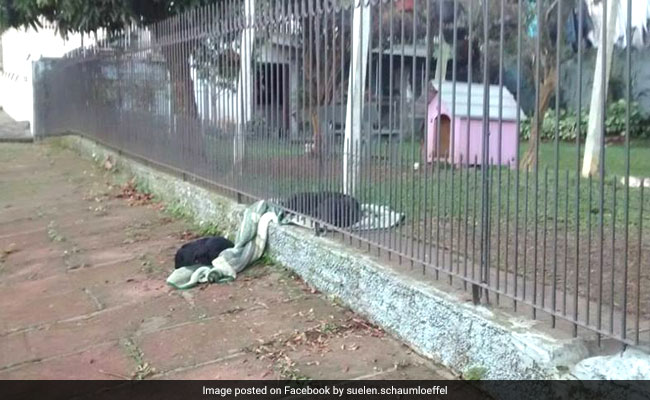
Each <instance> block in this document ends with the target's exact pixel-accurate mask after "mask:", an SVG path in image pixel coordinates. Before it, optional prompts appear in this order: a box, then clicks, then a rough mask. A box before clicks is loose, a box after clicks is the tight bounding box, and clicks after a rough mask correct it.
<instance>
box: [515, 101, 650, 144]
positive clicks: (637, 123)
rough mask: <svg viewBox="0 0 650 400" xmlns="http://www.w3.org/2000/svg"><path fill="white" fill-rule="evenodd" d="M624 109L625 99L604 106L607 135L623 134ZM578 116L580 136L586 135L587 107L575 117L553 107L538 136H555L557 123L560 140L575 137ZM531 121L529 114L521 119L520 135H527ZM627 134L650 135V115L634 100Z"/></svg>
mask: <svg viewBox="0 0 650 400" xmlns="http://www.w3.org/2000/svg"><path fill="white" fill-rule="evenodd" d="M626 109H627V106H626V102H625V100H618V101H616V102H613V103H610V104H609V105H608V106H607V115H606V117H605V135H606V136H619V135H624V134H625V129H626V123H625V121H626V112H627V110H626ZM578 118H580V136H581V138H582V139H584V138H585V137H586V136H587V126H588V124H589V113H588V112H587V111H583V112H581V113H580V116H579V117H578V115H577V114H576V113H575V112H573V111H568V110H564V109H562V110H560V112H559V114H557V113H556V111H555V109H550V110H548V111H547V112H546V115H545V116H544V120H543V121H542V123H541V130H540V140H553V139H555V132H556V124H557V128H558V129H557V131H558V132H559V136H560V140H563V141H572V140H575V139H576V134H577V131H578ZM533 122H534V120H533V118H532V117H529V118H528V119H526V120H525V121H522V122H521V129H520V137H521V139H523V140H528V139H530V130H531V126H532V124H533ZM630 137H632V138H648V137H650V119H648V118H646V117H644V116H643V115H642V113H641V110H640V108H639V105H638V104H637V103H631V104H630Z"/></svg>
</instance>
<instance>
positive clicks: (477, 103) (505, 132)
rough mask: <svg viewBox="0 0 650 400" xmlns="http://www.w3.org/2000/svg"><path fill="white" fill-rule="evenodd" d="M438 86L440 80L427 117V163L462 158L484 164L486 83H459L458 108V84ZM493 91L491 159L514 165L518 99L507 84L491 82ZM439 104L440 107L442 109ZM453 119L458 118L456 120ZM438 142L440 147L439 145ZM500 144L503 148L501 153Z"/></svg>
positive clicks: (490, 140)
mask: <svg viewBox="0 0 650 400" xmlns="http://www.w3.org/2000/svg"><path fill="white" fill-rule="evenodd" d="M437 86H438V83H437V82H436V83H435V84H434V96H433V100H431V102H430V103H429V110H428V116H427V120H428V129H427V138H426V143H425V146H424V148H425V149H426V160H427V162H429V163H430V162H433V161H434V160H440V161H447V162H451V163H454V164H460V163H461V161H462V163H463V164H468V160H469V164H480V163H481V161H482V151H483V93H484V89H485V86H484V85H483V84H481V83H474V84H471V85H470V84H467V83H465V82H456V83H455V88H456V89H455V90H456V93H455V96H456V97H455V103H456V104H455V107H453V102H452V101H453V99H454V83H453V82H442V86H441V90H438V88H437ZM489 90H490V93H489V96H490V101H489V106H490V107H489V110H490V111H489V121H488V126H489V132H488V135H489V136H488V137H489V162H490V163H491V164H501V165H513V164H514V162H515V160H516V151H517V140H519V135H517V109H518V108H517V102H516V101H515V99H514V97H513V96H512V94H511V93H510V92H509V91H508V89H506V88H505V87H500V86H498V85H490V86H489ZM500 92H502V93H503V98H502V103H501V104H502V107H501V123H499V104H500V103H499V95H500ZM468 94H469V96H468ZM468 100H469V102H468ZM468 103H469V104H468ZM439 104H440V106H441V107H440V110H439V109H438V105H439ZM452 108H453V109H452ZM452 111H453V116H452ZM519 112H520V113H521V114H520V115H521V119H522V120H523V119H524V118H525V115H524V114H523V112H521V110H519ZM438 118H440V132H441V134H440V139H438ZM452 118H453V119H454V121H453V123H452ZM452 129H453V132H452ZM438 140H440V141H438ZM499 144H500V145H499ZM438 145H439V148H437V147H438ZM499 147H500V148H501V152H500V153H499Z"/></svg>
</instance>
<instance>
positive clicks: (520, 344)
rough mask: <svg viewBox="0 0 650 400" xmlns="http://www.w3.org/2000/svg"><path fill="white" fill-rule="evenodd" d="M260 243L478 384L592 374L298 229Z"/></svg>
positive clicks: (201, 216)
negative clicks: (481, 381) (265, 244)
mask: <svg viewBox="0 0 650 400" xmlns="http://www.w3.org/2000/svg"><path fill="white" fill-rule="evenodd" d="M52 140H53V141H56V142H58V143H61V144H62V145H64V146H65V147H68V148H71V149H73V150H75V151H77V152H79V153H80V154H81V155H82V156H84V157H86V158H90V159H92V160H95V161H97V162H104V160H105V159H106V158H107V157H111V159H112V161H113V163H114V164H115V165H116V166H117V168H118V169H120V170H121V171H122V172H123V173H127V174H129V175H132V176H134V177H136V178H137V179H139V180H140V181H141V182H143V183H144V184H145V185H147V186H148V188H149V189H150V190H151V192H152V193H154V194H156V195H157V196H159V197H160V198H162V199H163V200H164V201H165V202H171V203H177V204H179V205H181V206H182V207H185V208H186V209H187V210H191V212H192V214H193V216H194V218H195V219H196V220H197V221H198V222H199V223H201V222H204V223H206V222H208V221H210V222H211V223H216V224H217V226H219V227H220V228H221V229H222V230H223V231H224V232H228V233H230V234H232V233H233V232H235V230H236V228H237V225H238V221H239V218H240V217H241V213H242V211H243V206H242V205H239V204H236V203H235V202H233V201H231V200H229V199H227V198H225V197H222V196H219V195H217V194H215V193H213V192H211V191H209V190H206V189H203V188H201V187H198V186H196V185H194V184H191V183H188V182H184V181H182V180H180V179H178V178H175V177H173V176H171V175H168V174H166V173H163V172H160V171H158V170H155V169H153V168H150V167H147V166H144V165H142V164H140V163H138V162H135V161H133V160H131V159H130V158H126V157H123V156H121V155H120V154H118V153H116V152H114V151H111V150H108V149H107V148H105V147H103V146H100V145H98V144H96V143H95V142H93V141H91V140H88V139H84V138H81V137H78V136H65V137H60V138H57V139H52ZM268 245H269V247H268V250H269V253H270V255H271V257H273V258H274V259H275V260H276V261H278V262H279V263H281V264H282V265H284V266H285V267H287V268H289V269H292V270H294V271H295V272H296V273H297V274H299V275H300V276H301V277H302V278H303V279H305V281H307V282H308V283H309V284H310V285H312V286H314V287H315V288H317V289H319V290H320V291H322V292H324V293H327V294H330V295H332V296H335V297H337V298H339V299H340V300H341V301H342V302H343V303H345V304H347V305H348V306H349V307H350V308H351V309H353V310H354V311H356V312H358V313H360V314H362V315H364V316H366V317H367V318H369V319H370V320H372V321H373V322H375V323H377V324H378V325H380V326H381V327H382V328H384V329H386V330H387V331H389V332H391V333H392V334H394V335H395V336H397V337H398V338H400V339H401V340H402V341H404V342H405V343H407V344H408V345H409V346H411V347H412V348H413V349H414V350H416V351H417V352H419V353H421V354H422V355H424V356H427V357H429V358H431V359H433V360H435V361H437V362H440V363H441V364H443V365H445V366H447V367H449V368H451V369H452V370H454V371H456V372H458V373H463V374H465V375H466V376H468V375H471V376H473V377H474V378H479V379H510V380H519V379H526V380H530V379H575V375H574V374H573V371H575V368H576V365H580V368H579V371H580V372H579V375H580V378H581V379H598V376H599V374H598V371H596V370H595V369H594V368H595V367H590V365H597V364H598V363H597V362H596V363H594V362H592V361H590V360H593V358H591V359H590V358H588V357H589V356H590V354H589V351H588V349H587V346H586V345H585V344H584V343H583V342H582V341H581V340H579V339H573V340H558V339H554V338H552V337H550V336H549V335H547V334H544V333H541V332H537V331H535V330H533V329H530V328H525V327H521V325H520V324H518V323H517V321H518V320H517V319H515V318H512V317H511V316H508V315H504V313H501V312H497V311H491V310H489V309H487V308H485V307H481V306H478V307H477V306H473V305H471V304H467V303H466V302H464V301H462V300H461V299H459V298H456V297H455V296H453V295H450V294H449V293H445V292H443V291H441V290H438V289H436V288H434V287H431V286H430V285H428V284H426V283H424V282H422V281H419V280H416V279H413V278H411V277H409V276H406V275H404V274H400V273H398V272H396V271H393V270H392V269H390V268H388V267H386V266H384V265H381V264H380V263H378V262H376V261H375V260H373V259H372V258H371V257H370V256H367V255H364V254H359V253H358V252H355V251H354V250H353V249H350V248H347V247H345V246H343V245H341V244H340V243H338V242H335V241H333V240H330V239H327V238H322V237H316V236H314V235H312V234H309V235H305V231H304V230H302V229H300V228H295V227H287V226H275V225H272V226H271V228H270V235H269V244H268ZM315 260H318V261H317V262H315ZM613 357H618V356H613ZM619 358H620V357H619ZM626 359H628V360H630V361H629V362H630V363H632V364H634V365H637V366H638V365H639V363H642V365H643V366H642V367H637V368H635V369H634V370H635V371H636V375H635V376H634V377H633V378H631V379H640V378H642V377H641V376H640V375H639V371H648V370H650V369H648V368H646V367H645V366H650V356H649V355H648V354H647V353H644V352H640V351H636V352H635V353H634V354H633V355H632V356H630V357H627V358H626ZM648 374H650V372H649V373H648ZM648 378H650V377H645V379H648ZM619 379H620V377H619ZM534 397H535V398H538V397H536V396H534Z"/></svg>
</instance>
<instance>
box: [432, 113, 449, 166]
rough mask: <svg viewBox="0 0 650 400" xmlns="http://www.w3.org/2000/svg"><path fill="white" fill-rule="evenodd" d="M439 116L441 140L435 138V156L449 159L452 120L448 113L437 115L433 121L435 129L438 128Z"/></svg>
mask: <svg viewBox="0 0 650 400" xmlns="http://www.w3.org/2000/svg"><path fill="white" fill-rule="evenodd" d="M438 118H440V141H438V138H437V137H436V138H435V142H434V143H433V149H434V150H433V156H434V157H435V158H438V159H448V158H449V147H450V145H451V121H450V119H449V117H448V116H446V115H441V116H439V117H437V118H436V119H435V120H434V121H433V124H434V125H433V126H434V129H435V130H438ZM436 136H437V135H436Z"/></svg>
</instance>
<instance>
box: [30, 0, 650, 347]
mask: <svg viewBox="0 0 650 400" xmlns="http://www.w3.org/2000/svg"><path fill="white" fill-rule="evenodd" d="M610 1H614V0H610ZM602 3H605V6H606V4H607V2H605V1H603V2H602ZM628 3H629V1H628ZM530 4H533V6H529V2H527V1H512V0H491V1H482V2H475V1H470V0H411V1H404V0H402V1H378V0H373V1H363V0H361V2H360V1H352V0H350V1H334V0H331V1H329V0H320V1H318V0H309V1H306V0H303V1H286V0H285V1H262V0H257V1H253V0H224V1H215V2H214V3H213V4H212V5H210V6H207V7H204V8H197V9H195V10H192V11H190V12H187V13H185V14H181V15H177V16H175V17H172V18H170V19H167V20H164V21H161V22H158V23H155V24H153V25H150V26H144V27H137V26H131V27H127V28H125V29H124V30H123V31H120V32H114V33H112V34H108V35H107V36H106V38H105V39H104V40H102V41H101V42H100V43H99V44H97V45H93V46H92V47H85V48H80V49H77V50H75V51H74V52H72V53H70V54H69V55H67V56H66V57H65V58H64V59H62V60H49V61H48V62H47V63H44V62H41V64H40V65H41V68H40V73H39V74H38V78H37V79H35V90H36V94H35V96H36V110H35V114H36V129H37V132H36V133H37V134H41V135H49V134H55V133H61V132H70V131H73V132H82V133H83V134H85V135H88V136H90V137H92V138H95V139H97V140H100V141H102V142H103V143H107V144H108V145H111V146H113V147H116V148H118V149H122V150H123V151H125V152H128V153H130V154H133V155H136V156H139V157H142V158H145V159H148V160H151V161H153V162H156V163H158V164H161V165H166V166H169V167H172V168H174V169H176V170H179V171H183V172H184V173H186V174H190V175H193V176H196V177H199V178H201V179H203V180H206V181H209V182H212V183H214V184H217V185H220V186H223V187H228V188H231V189H233V190H235V191H237V192H241V193H247V194H250V195H251V196H253V197H255V198H266V199H282V200H281V201H280V203H281V204H280V205H282V206H285V207H287V208H288V209H290V210H292V211H295V212H298V213H302V214H307V215H310V216H312V217H315V218H316V219H317V220H319V222H320V223H322V224H324V225H326V226H327V227H328V228H329V229H330V230H332V231H334V232H336V234H339V233H340V234H343V235H345V237H349V238H354V242H356V243H358V244H359V246H360V248H361V247H363V248H366V247H367V248H368V249H376V251H377V252H378V253H379V254H383V255H385V256H387V257H391V258H392V257H395V258H396V259H397V260H399V262H400V263H402V264H406V265H407V267H409V268H419V269H421V271H422V273H423V274H431V273H433V276H435V278H436V279H441V280H446V281H448V282H450V283H451V284H452V285H460V287H462V288H464V289H465V290H467V291H468V293H471V294H472V296H473V300H474V301H475V302H489V303H491V304H495V305H496V304H499V305H504V304H505V306H507V307H512V308H514V309H515V310H518V311H520V312H524V311H522V310H527V311H525V312H527V313H528V312H529V313H530V316H531V317H532V318H538V319H543V318H544V316H548V318H549V320H550V324H552V326H554V327H555V325H556V323H558V321H564V323H568V324H569V325H570V326H571V327H573V330H572V331H573V332H572V333H573V334H574V335H578V334H584V335H594V334H595V335H597V337H598V339H599V341H600V338H601V337H607V338H614V339H616V340H618V341H619V342H622V343H626V344H648V343H649V342H650V335H649V334H648V329H649V328H650V326H649V325H648V324H649V323H650V319H649V316H650V297H649V296H648V293H647V290H646V289H647V288H648V279H650V270H649V267H650V263H649V258H648V254H649V253H648V247H649V246H650V239H649V233H650V232H648V229H649V227H650V221H649V220H648V219H649V217H648V212H647V209H648V207H649V206H650V204H649V202H650V200H648V197H650V196H649V195H648V193H647V187H648V186H650V179H647V180H644V176H643V174H644V173H646V174H647V173H648V171H650V165H649V164H648V163H649V162H650V161H648V160H650V159H649V158H648V156H650V142H648V141H647V140H646V139H645V137H646V132H647V130H646V129H645V125H644V123H645V119H644V118H645V117H644V115H646V114H645V113H644V110H639V109H638V106H637V104H636V103H635V100H636V99H637V97H635V96H637V94H638V93H639V90H636V89H635V87H634V85H635V84H637V83H636V82H635V81H634V79H633V77H632V75H631V71H632V65H633V60H634V59H635V58H633V56H632V54H633V50H632V49H631V48H630V47H626V48H619V49H617V50H615V51H614V58H615V63H619V65H620V64H621V63H623V64H624V65H625V68H624V70H625V79H624V80H623V81H621V80H618V81H616V82H611V83H610V85H609V91H610V93H609V95H608V97H609V100H610V101H609V103H605V102H600V103H598V102H597V103H591V104H599V107H600V108H601V109H600V110H599V111H601V112H600V113H597V112H596V110H594V109H591V110H589V104H590V97H591V93H592V90H595V89H593V88H592V87H595V88H596V89H597V88H598V87H597V85H598V84H599V83H598V82H601V83H600V85H601V86H603V87H605V82H607V80H608V79H607V75H606V71H607V69H606V68H602V69H601V71H600V74H601V75H600V76H598V75H597V74H596V73H595V72H594V68H593V65H596V63H597V62H601V61H600V59H598V58H597V57H596V53H597V50H596V49H594V48H593V46H592V45H591V43H592V41H593V40H592V39H593V37H594V35H598V34H601V33H599V32H591V31H589V29H587V28H588V26H590V25H589V21H590V20H589V19H588V18H587V17H588V14H589V9H588V8H587V7H585V6H581V4H584V3H583V2H581V1H571V0H563V1H562V0H561V1H557V2H552V1H545V0H538V1H537V2H536V3H530ZM630 9H631V8H630V7H628V8H627V10H628V14H629V12H630V11H629V10H630ZM605 14H606V13H605ZM604 17H605V18H606V15H605V16H604ZM628 17H629V15H628ZM558 21H560V22H559V23H558ZM627 21H628V26H627V33H628V37H631V36H632V35H631V32H632V28H631V25H630V22H629V21H631V18H627ZM601 22H602V21H601ZM601 25H602V26H606V23H605V22H602V23H601ZM571 32H573V34H571ZM590 38H591V39H590ZM605 39H606V37H605V36H601V40H600V41H599V43H607V41H606V40H605ZM644 51H645V48H641V49H635V50H634V52H635V53H636V52H641V53H643V52H644ZM594 57H596V60H597V61H596V62H594V63H591V64H590V63H588V62H587V61H586V60H593V59H594ZM634 57H637V56H634ZM587 65H589V66H587ZM601 65H604V64H602V62H601ZM592 78H593V79H592ZM590 79H591V80H590ZM567 82H572V84H571V85H569V84H566V83H567ZM575 82H578V84H575ZM583 82H586V83H584V84H583ZM593 82H596V83H595V84H594V83H593ZM571 88H572V89H571ZM615 89H616V90H615ZM569 90H574V92H568V91H569ZM576 110H583V111H576ZM589 113H591V115H592V116H596V119H599V121H600V122H601V124H600V127H599V128H598V129H596V130H594V132H595V135H594V136H593V137H594V138H595V141H594V142H593V143H595V144H596V145H598V144H600V146H596V149H597V151H596V152H589V153H588V154H597V155H598V156H599V158H600V164H599V167H598V169H597V170H596V172H595V173H592V174H591V175H589V176H588V177H583V175H582V174H581V169H582V162H583V154H584V153H585V147H588V146H586V143H585V141H584V139H585V136H586V135H587V132H588V131H589V122H588V120H587V119H588V116H589ZM591 123H592V124H593V121H592V122H591ZM590 140H591V136H590V137H589V138H588V139H587V144H589V143H590ZM589 146H591V144H589ZM589 148H590V147H589ZM307 192H308V193H336V195H328V196H324V195H320V196H316V195H312V196H302V197H301V196H300V195H299V196H297V197H296V196H294V195H296V194H299V193H307ZM343 195H346V196H349V197H346V196H343ZM291 196H294V197H293V198H291ZM301 199H302V200H301ZM303 200H304V201H303ZM388 208H389V209H390V210H392V211H394V212H396V213H399V214H400V215H401V216H403V219H397V220H391V221H388V222H387V220H386V219H384V218H381V216H389V217H395V215H392V214H389V213H387V212H386V211H387V209H388ZM373 212H374V214H373ZM373 215H374V216H375V217H374V218H372V217H373ZM361 217H365V219H364V221H366V222H368V223H370V224H371V225H373V224H374V228H377V229H361V228H363V227H361V228H360V227H359V225H358V224H357V222H358V221H359V219H360V218H361ZM351 240H352V239H351Z"/></svg>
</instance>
